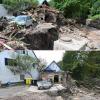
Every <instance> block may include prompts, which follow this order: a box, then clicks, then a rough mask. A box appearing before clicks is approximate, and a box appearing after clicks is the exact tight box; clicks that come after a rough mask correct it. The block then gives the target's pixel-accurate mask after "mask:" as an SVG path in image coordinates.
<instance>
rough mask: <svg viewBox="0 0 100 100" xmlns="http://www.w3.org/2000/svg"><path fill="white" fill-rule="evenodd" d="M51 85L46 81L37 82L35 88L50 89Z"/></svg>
mask: <svg viewBox="0 0 100 100" xmlns="http://www.w3.org/2000/svg"><path fill="white" fill-rule="evenodd" d="M52 85H53V84H52V83H51V82H50V81H48V80H45V81H39V82H37V86H38V89H39V90H42V89H50V88H51V87H52Z"/></svg>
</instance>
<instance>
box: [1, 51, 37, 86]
mask: <svg viewBox="0 0 100 100" xmlns="http://www.w3.org/2000/svg"><path fill="white" fill-rule="evenodd" d="M12 55H29V56H31V57H33V58H34V59H35V60H36V61H35V63H34V62H33V63H32V65H33V67H32V68H31V70H30V72H29V73H27V72H26V73H24V72H23V73H14V72H13V71H12V70H11V69H10V66H12V65H11V64H10V63H9V61H14V60H15V58H14V56H12ZM15 65H16V64H15ZM16 67H17V66H16ZM37 67H38V59H37V57H36V55H35V53H34V52H33V51H23V50H22V51H21V50H18V51H17V50H16V51H9V50H5V51H1V52H0V83H1V84H7V83H18V82H23V81H24V80H25V79H26V78H32V79H33V80H34V81H36V80H38V79H39V71H38V70H37Z"/></svg>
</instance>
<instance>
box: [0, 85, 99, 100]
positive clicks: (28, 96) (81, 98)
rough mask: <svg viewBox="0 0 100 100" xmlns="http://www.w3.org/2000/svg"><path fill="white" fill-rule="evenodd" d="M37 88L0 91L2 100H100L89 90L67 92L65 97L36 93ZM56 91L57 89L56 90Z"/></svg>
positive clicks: (97, 94) (10, 88)
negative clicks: (73, 92) (74, 92)
mask: <svg viewBox="0 0 100 100" xmlns="http://www.w3.org/2000/svg"><path fill="white" fill-rule="evenodd" d="M35 90H37V87H35V86H31V87H29V86H15V87H8V88H1V89H0V100H100V94H99V93H95V92H94V91H90V90H87V89H78V88H77V91H78V93H77V94H73V95H70V94H68V93H67V92H65V93H64V95H65V96H62V95H57V96H51V94H50V93H49V94H48V93H45V92H43V90H42V92H40V91H41V90H39V91H37V92H35ZM54 90H55V89H54Z"/></svg>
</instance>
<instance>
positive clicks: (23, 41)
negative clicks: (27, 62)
mask: <svg viewBox="0 0 100 100" xmlns="http://www.w3.org/2000/svg"><path fill="white" fill-rule="evenodd" d="M19 15H29V16H31V17H32V20H33V25H32V26H29V27H22V26H18V25H17V24H15V23H9V22H8V21H7V20H6V19H3V18H2V19H0V33H1V35H2V37H6V38H7V39H4V38H2V37H1V36H0V41H1V42H3V43H5V44H6V45H7V46H6V47H5V45H3V44H1V43H0V44H1V45H2V46H1V45H0V48H4V49H5V48H7V49H8V47H11V48H13V49H25V48H27V49H33V50H53V49H55V50H59V49H60V50H61V49H64V50H86V47H87V45H88V48H89V49H91V48H90V47H89V44H90V40H89V39H88V32H87V31H85V32H84V31H83V30H81V28H79V27H80V26H79V27H77V26H76V21H75V20H73V19H65V18H64V16H63V14H62V12H60V11H58V10H55V9H53V8H51V7H50V6H47V5H45V4H43V5H40V6H38V7H36V8H34V7H33V8H31V9H27V10H24V11H23V12H21V13H20V14H19ZM73 46H74V47H76V48H73Z"/></svg>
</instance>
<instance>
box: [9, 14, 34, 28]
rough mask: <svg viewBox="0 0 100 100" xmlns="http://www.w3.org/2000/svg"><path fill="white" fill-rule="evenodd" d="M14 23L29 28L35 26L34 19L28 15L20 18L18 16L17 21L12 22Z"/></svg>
mask: <svg viewBox="0 0 100 100" xmlns="http://www.w3.org/2000/svg"><path fill="white" fill-rule="evenodd" d="M13 22H15V23H16V24H18V25H21V26H26V27H27V26H31V25H32V24H33V19H32V17H31V16H28V15H20V16H17V17H16V18H15V20H14V21H12V22H11V23H13Z"/></svg>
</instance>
